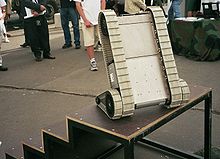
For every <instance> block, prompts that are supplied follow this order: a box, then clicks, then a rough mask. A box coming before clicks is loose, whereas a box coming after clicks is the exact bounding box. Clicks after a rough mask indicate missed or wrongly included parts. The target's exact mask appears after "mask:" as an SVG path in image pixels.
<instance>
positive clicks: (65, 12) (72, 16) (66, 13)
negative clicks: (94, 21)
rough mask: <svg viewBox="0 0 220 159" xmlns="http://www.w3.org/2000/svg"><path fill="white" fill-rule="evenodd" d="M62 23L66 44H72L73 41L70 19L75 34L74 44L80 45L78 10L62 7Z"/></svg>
mask: <svg viewBox="0 0 220 159" xmlns="http://www.w3.org/2000/svg"><path fill="white" fill-rule="evenodd" d="M60 17H61V25H62V28H63V33H64V38H65V44H66V45H70V44H71V43H72V39H71V34H70V28H69V21H71V22H72V25H73V35H74V44H75V45H80V33H79V16H78V13H77V11H76V10H75V9H74V8H72V7H69V8H61V9H60Z"/></svg>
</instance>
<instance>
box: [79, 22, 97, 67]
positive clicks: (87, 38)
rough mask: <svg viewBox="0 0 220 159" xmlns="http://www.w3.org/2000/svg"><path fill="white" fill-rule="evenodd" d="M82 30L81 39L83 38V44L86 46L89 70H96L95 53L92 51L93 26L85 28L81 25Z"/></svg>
mask: <svg viewBox="0 0 220 159" xmlns="http://www.w3.org/2000/svg"><path fill="white" fill-rule="evenodd" d="M82 30H83V39H84V45H85V47H86V51H87V56H88V58H89V60H90V66H91V67H90V70H91V71H97V70H98V68H97V64H96V61H95V53H94V41H95V37H94V30H95V29H94V26H92V27H89V28H86V26H85V25H84V24H83V25H82Z"/></svg>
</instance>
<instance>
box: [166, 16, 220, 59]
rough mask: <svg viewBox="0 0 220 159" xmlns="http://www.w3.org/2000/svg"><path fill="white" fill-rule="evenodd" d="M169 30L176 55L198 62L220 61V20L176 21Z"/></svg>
mask: <svg viewBox="0 0 220 159" xmlns="http://www.w3.org/2000/svg"><path fill="white" fill-rule="evenodd" d="M168 29H169V34H170V39H171V43H172V47H173V52H174V54H178V55H183V56H186V57H187V58H190V59H193V60H196V61H215V60H218V59H220V19H217V20H210V19H203V20H198V21H184V20H174V21H170V22H169V24H168Z"/></svg>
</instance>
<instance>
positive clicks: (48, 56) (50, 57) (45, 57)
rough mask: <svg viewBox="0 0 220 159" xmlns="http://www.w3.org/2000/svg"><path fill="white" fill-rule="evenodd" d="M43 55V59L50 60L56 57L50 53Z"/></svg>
mask: <svg viewBox="0 0 220 159" xmlns="http://www.w3.org/2000/svg"><path fill="white" fill-rule="evenodd" d="M43 57H44V59H51V60H53V59H55V58H56V57H54V56H51V55H47V56H43Z"/></svg>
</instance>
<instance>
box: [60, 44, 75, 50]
mask: <svg viewBox="0 0 220 159" xmlns="http://www.w3.org/2000/svg"><path fill="white" fill-rule="evenodd" d="M72 46H73V45H72V44H64V45H63V46H62V49H67V48H70V47H72Z"/></svg>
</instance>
